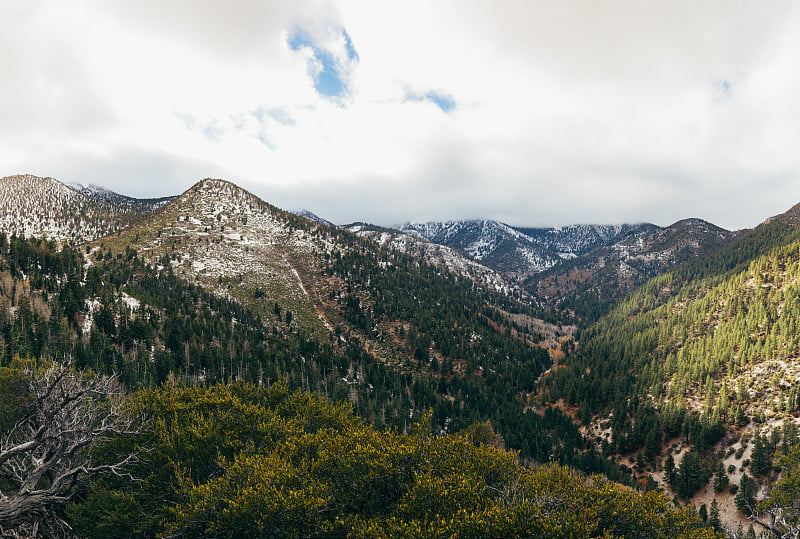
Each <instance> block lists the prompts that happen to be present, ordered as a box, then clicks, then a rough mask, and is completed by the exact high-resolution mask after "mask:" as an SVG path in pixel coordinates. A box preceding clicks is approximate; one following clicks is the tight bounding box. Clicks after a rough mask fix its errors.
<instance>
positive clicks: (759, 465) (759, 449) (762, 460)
mask: <svg viewBox="0 0 800 539" xmlns="http://www.w3.org/2000/svg"><path fill="white" fill-rule="evenodd" d="M770 466H771V463H770V459H769V454H768V453H767V448H766V447H765V445H764V439H763V438H762V437H761V435H760V434H757V435H756V436H755V439H754V440H753V452H752V454H751V455H750V470H751V471H752V472H753V475H759V476H763V475H766V474H767V472H769V469H770Z"/></svg>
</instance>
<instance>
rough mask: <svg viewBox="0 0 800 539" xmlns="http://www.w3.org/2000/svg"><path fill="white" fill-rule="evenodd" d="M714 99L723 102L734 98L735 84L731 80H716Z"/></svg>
mask: <svg viewBox="0 0 800 539" xmlns="http://www.w3.org/2000/svg"><path fill="white" fill-rule="evenodd" d="M712 96H713V98H714V101H716V102H718V103H722V102H725V101H728V100H729V99H732V98H733V84H732V83H731V81H729V80H718V81H715V82H714V89H713V92H712Z"/></svg>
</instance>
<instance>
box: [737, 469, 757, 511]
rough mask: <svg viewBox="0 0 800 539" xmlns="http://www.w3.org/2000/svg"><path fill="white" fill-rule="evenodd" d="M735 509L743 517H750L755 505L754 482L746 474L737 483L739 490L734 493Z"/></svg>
mask: <svg viewBox="0 0 800 539" xmlns="http://www.w3.org/2000/svg"><path fill="white" fill-rule="evenodd" d="M734 500H735V501H736V507H737V508H738V509H739V511H741V512H742V513H744V514H745V515H750V513H752V510H753V508H754V507H755V505H756V501H755V482H754V481H753V480H752V479H751V478H750V476H748V475H747V474H746V473H745V474H743V475H742V479H741V481H739V490H738V491H737V492H736V497H735V498H734Z"/></svg>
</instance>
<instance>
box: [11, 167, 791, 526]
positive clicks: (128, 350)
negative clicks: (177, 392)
mask: <svg viewBox="0 0 800 539" xmlns="http://www.w3.org/2000/svg"><path fill="white" fill-rule="evenodd" d="M0 200H2V202H3V204H4V206H3V215H4V216H5V220H4V221H2V222H0V231H1V232H0V359H1V360H2V367H3V368H12V366H13V365H18V364H19V362H20V361H23V360H31V359H33V358H52V359H55V360H59V361H63V360H64V359H65V358H71V360H72V362H73V364H74V365H75V367H77V368H78V369H84V370H85V369H91V370H92V371H93V372H96V373H99V374H102V375H109V376H110V375H115V376H117V377H118V378H119V380H120V382H121V383H122V384H123V385H124V387H125V388H126V390H127V391H128V392H130V393H132V394H133V393H136V392H141V391H145V392H146V391H147V390H148V389H147V388H154V387H162V388H164V387H175V386H174V385H175V384H177V385H179V386H180V387H182V388H185V391H192V390H191V389H190V388H200V387H211V386H214V385H215V384H221V385H222V386H221V387H230V385H231V384H250V385H252V387H254V388H263V390H264V391H273V392H274V391H277V392H279V393H280V391H287V392H294V391H301V392H303V393H304V394H313V395H316V396H317V397H319V398H320V399H321V400H322V401H323V402H326V403H333V404H334V405H336V406H339V405H343V406H346V407H347V408H349V409H350V410H351V411H352V414H353V418H352V421H358V422H362V423H358V424H359V425H362V426H360V427H357V428H356V427H355V426H350V427H346V428H350V429H356V430H358V429H362V428H366V429H367V430H358V432H359V433H360V434H359V436H363V437H373V436H378V437H379V436H394V435H397V436H410V437H412V438H408V439H404V440H406V441H405V442H395V441H393V440H394V439H391V440H390V439H389V438H387V439H385V440H384V441H383V442H381V443H383V444H384V445H386V444H388V445H392V444H394V443H398V444H401V445H402V443H409V444H412V445H414V444H417V445H414V447H418V445H419V444H422V443H423V442H422V441H421V440H422V438H414V436H422V435H421V434H420V431H419V429H423V430H424V431H425V432H426V433H428V434H431V435H434V436H440V437H442V440H451V439H454V438H451V437H455V439H460V438H458V436H467V435H466V434H464V433H472V434H469V435H468V436H477V435H476V434H474V433H475V431H474V429H475V428H477V427H476V425H483V426H482V427H480V428H481V429H484V430H482V431H480V432H482V434H481V435H480V436H482V437H483V438H481V440H483V441H482V442H480V443H477V442H476V444H475V445H474V447H493V448H496V449H497V450H498V451H501V450H513V451H515V453H514V454H513V455H514V457H513V461H514V462H516V463H521V464H530V465H533V468H532V469H533V470H539V469H540V468H538V466H540V464H537V463H546V462H557V463H559V464H560V465H563V466H569V467H571V468H572V469H575V470H579V471H580V472H582V473H588V474H601V475H602V476H603V477H607V478H609V479H611V480H613V481H616V482H618V483H620V484H621V485H627V486H626V487H622V486H620V487H619V488H620V489H628V488H631V489H633V490H631V491H630V492H641V493H642V495H647V494H648V493H650V492H652V493H653V494H655V491H656V490H661V491H663V492H664V493H666V494H667V498H668V499H671V500H672V502H673V504H672V505H670V507H673V506H674V507H678V508H680V507H683V508H685V510H686V511H688V513H687V515H689V514H691V515H693V516H691V518H694V519H697V518H700V520H699V521H693V522H699V524H697V523H695V524H692V526H694V527H693V528H692V527H690V528H691V529H693V530H695V531H698V532H699V530H700V529H701V528H702V523H703V522H704V523H705V524H707V525H711V526H712V527H714V526H716V528H717V531H718V532H719V531H722V530H723V528H724V527H727V528H728V529H729V530H732V533H734V534H735V533H736V527H737V526H739V525H742V526H744V528H745V529H746V528H747V526H749V525H750V524H751V523H754V522H756V520H757V519H758V520H761V521H762V522H765V520H764V519H767V518H768V516H769V515H778V516H779V517H780V518H782V519H784V521H785V522H784V524H781V526H784V528H781V529H787V530H788V529H794V528H792V526H795V525H796V524H797V518H798V517H800V515H798V514H797V512H796V511H795V510H794V509H792V507H791V506H790V505H786V504H785V503H783V502H781V501H780V498H778V497H777V494H780V493H781V492H783V490H781V489H784V490H785V489H790V488H793V487H792V485H793V483H790V482H789V481H790V480H791V478H792V477H793V476H792V474H793V473H795V472H794V471H793V470H794V468H792V465H791V462H793V461H792V460H791V459H793V458H796V453H797V451H798V450H797V449H793V448H796V447H798V442H800V438H799V437H798V432H799V431H800V428H799V427H798V425H800V394H799V393H798V379H799V378H798V377H800V340H799V339H800V337H799V336H798V324H800V306H799V305H800V304H798V301H799V300H798V298H799V297H800V288H798V287H800V227H798V217H797V216H798V209H797V207H795V208H792V209H791V210H789V211H788V212H786V213H785V214H783V215H780V216H776V217H774V218H770V219H768V220H767V221H765V222H764V223H763V224H761V225H760V226H758V227H756V228H754V229H752V230H742V231H735V232H731V231H727V230H724V229H722V228H720V227H717V226H715V225H713V224H711V223H708V222H706V221H703V220H701V219H687V220H683V221H679V222H677V223H675V224H673V225H671V226H668V227H660V226H657V225H652V224H634V225H615V226H605V225H602V226H601V225H581V226H577V225H576V226H571V227H561V228H549V229H546V228H538V229H533V228H514V227H511V226H508V225H505V224H503V223H499V222H495V221H447V222H434V223H407V224H405V225H401V226H398V227H396V228H394V229H389V228H383V227H378V226H375V225H370V224H367V223H352V224H349V225H345V226H341V227H339V226H335V225H333V223H331V222H329V221H326V220H325V219H322V218H319V217H317V216H316V215H314V214H313V213H311V212H307V211H306V212H300V213H299V214H294V213H290V212H287V211H284V210H282V209H279V208H277V207H275V206H273V205H271V204H269V203H267V202H265V201H263V200H261V199H260V198H259V197H258V196H256V195H254V194H253V193H250V192H248V191H246V190H244V189H242V188H241V187H239V186H237V185H235V184H234V183H231V182H228V181H225V180H219V179H206V180H202V181H200V182H198V183H197V184H195V185H194V186H193V187H191V188H190V189H189V190H187V191H186V192H184V193H182V194H180V195H178V196H176V197H167V198H163V199H147V200H139V199H133V198H130V197H125V196H123V195H118V194H116V193H113V192H110V191H107V190H104V189H102V188H97V187H96V186H92V187H91V188H84V187H82V186H76V189H72V188H70V187H68V186H66V185H64V184H61V183H60V182H58V181H56V180H53V179H51V178H37V177H34V176H29V175H26V176H13V177H8V178H3V179H2V180H0ZM170 384H173V385H170ZM225 384H227V386H225ZM248 387H250V386H248ZM282 388H283V389H282ZM170 391H172V390H170ZM181 391H184V389H182V390H181ZM198 391H199V389H198ZM247 391H250V390H249V389H248V390H247ZM253 391H261V389H259V390H255V389H253ZM136 394H137V395H138V394H140V393H136ZM275 395H277V394H275ZM143 398H145V397H143ZM146 398H151V397H146ZM152 398H156V397H152ZM158 398H161V397H158ZM165 398H166V397H165ZM185 398H187V399H200V400H202V399H205V398H206V396H202V395H199V394H197V395H190V394H189V393H185ZM230 398H231V399H233V397H230ZM236 398H237V399H238V398H240V397H236ZM242 398H243V397H242ZM248 398H250V397H248ZM258 398H259V399H262V398H263V399H266V401H263V402H267V401H269V399H277V400H276V402H277V401H279V400H280V399H281V398H284V397H280V398H279V397H278V396H272V397H270V396H262V397H258ZM296 398H300V397H296ZM234 400H235V399H234ZM231 402H233V401H231ZM258 402H259V403H261V404H259V406H262V405H263V402H262V401H258ZM270 402H271V401H270ZM243 403H244V401H243ZM343 403H346V405H345V404H343ZM240 405H242V406H247V404H246V403H244V404H242V403H239V404H236V405H235V406H240ZM204 406H210V407H212V408H213V406H215V405H211V404H204ZM265 406H266V405H265ZM287 406H288V405H287ZM292 406H299V405H297V404H295V405H292ZM303 406H316V405H311V404H308V405H306V404H304V405H303ZM320 406H321V405H320ZM301 408H302V407H301ZM209 409H210V408H209ZM298 409H299V408H298ZM302 409H303V410H305V411H303V412H302V413H304V414H305V413H310V412H308V410H307V409H306V408H302ZM215 413H216V412H215ZM259 413H261V412H259ZM263 413H267V412H263ZM270 413H271V412H270ZM298 413H299V412H298ZM320 413H323V412H320ZM324 413H325V414H328V413H332V414H333V412H327V411H326V412H324ZM338 413H339V412H336V414H338ZM348 413H349V412H348ZM336 414H334V415H336ZM223 415H224V414H223ZM331 417H333V416H331ZM337 417H339V416H337ZM348 417H349V416H348ZM356 417H357V418H358V419H357V420H356V419H354V418H356ZM330 420H331V421H334V420H333V419H330ZM335 421H338V423H336V425H338V426H337V427H336V428H345V425H348V424H349V422H350V421H351V419H347V420H345V419H342V418H341V417H339V419H336V420H335ZM332 424H333V423H332ZM420 425H422V426H420ZM220 428H222V427H220ZM225 428H227V427H225ZM298 428H300V427H298ZM302 428H303V429H305V428H307V427H306V426H303V427H302ZM332 428H333V427H332ZM369 429H375V431H374V432H373V431H372V430H369ZM470 429H473V430H470ZM312 430H313V429H312ZM292 432H294V434H292V435H291V436H290V435H289V434H285V435H282V436H286V437H287V439H289V438H292V436H295V435H296V433H297V432H299V431H292ZM309 432H311V431H309ZM377 433H387V434H377ZM165 436H166V434H165ZM248 436H249V435H248ZM258 436H262V435H261V434H259V435H258ZM309 436H310V435H309ZM256 438H257V439H258V440H261V442H258V443H266V442H264V441H263V439H262V438H259V437H256ZM256 438H252V440H255V439H256ZM292 439H294V438H292ZM469 439H472V438H469ZM315 440H316V439H315ZM411 440H413V442H412V441H411ZM242 443H244V442H242ZM253 443H256V442H253ZM292 443H300V442H297V441H296V440H295V441H294V442H292ZM314 443H315V444H316V443H320V442H319V441H318V440H317V441H315V442H314ZM425 443H427V442H425ZM442 443H443V444H444V443H450V442H449V441H448V442H444V441H443V442H442ZM459 443H460V442H459ZM320 447H321V446H320ZM398 447H401V446H398ZM419 447H421V446H419ZM284 449H285V448H284ZM397 450H398V451H402V450H401V449H397ZM417 450H418V449H414V451H417ZM237 451H238V450H237ZM392 451H394V450H392ZM420 451H421V449H420ZM487 451H488V449H487ZM227 454H228V457H229V458H231V459H233V458H234V457H235V455H238V453H236V452H230V453H227ZM256 454H257V453H256ZM392 454H394V453H392ZM502 454H506V453H502ZM492 455H494V454H492ZM498 455H500V453H498ZM484 456H485V457H486V458H487V459H490V460H491V459H493V458H495V456H496V455H495V456H490V455H488V453H487V455H484ZM490 457H491V458H490ZM235 458H237V459H238V458H239V457H238V456H236V457H235ZM243 458H244V457H243ZM304 458H305V457H304ZM392 458H395V457H392ZM397 458H400V457H397ZM442 458H444V457H442ZM497 458H501V459H502V458H506V457H502V456H497ZM292 459H294V460H293V461H292V462H293V464H292V466H294V465H295V464H297V463H299V462H301V460H302V459H300V457H299V456H295V457H292ZM298 459H300V460H298ZM303 462H305V461H303ZM492 462H494V461H492ZM781 463H785V464H781ZM205 465H209V464H208V463H207V464H205ZM497 465H498V466H500V464H497ZM303 466H309V464H308V463H306V464H303ZM473 466H475V465H474V464H473ZM287 470H288V468H287ZM565 470H567V469H566V468H565V469H564V470H556V469H551V470H550V471H548V472H547V473H554V474H558V473H567V472H566V471H565ZM719 470H722V471H721V472H720V471H719ZM287 473H289V472H288V471H287ZM292 473H295V472H292ZM393 473H395V472H393ZM397 473H399V472H397ZM404 473H405V472H404ZM481 473H483V472H481ZM509 473H510V472H509ZM514 473H517V472H514ZM519 473H523V472H519ZM525 473H527V472H525ZM537 473H538V472H537ZM542 473H544V472H542ZM569 473H572V472H569ZM575 473H577V472H575ZM199 477H200V476H198V479H197V480H198V481H201V479H200V478H199ZM210 477H211V476H203V479H202V481H201V482H203V481H208V485H211V484H212V483H211V479H210ZM226 477H227V476H226ZM325 477H326V478H322V476H320V478H319V481H321V482H322V483H324V482H325V481H328V480H329V479H330V478H329V477H328V476H325ZM526 477H527V476H526ZM432 480H433V479H432ZM476 480H477V479H476ZM529 480H530V481H534V479H530V478H529V479H526V481H529ZM543 480H544V479H543ZM480 481H489V480H488V479H486V478H485V477H484V476H481V479H480ZM563 481H564V484H571V483H569V480H567V479H566V478H565V479H563ZM596 481H599V482H600V483H598V484H601V483H602V481H606V479H596ZM748 481H750V482H751V483H748ZM326 484H327V483H326ZM717 486H720V487H721V488H719V489H717V488H716V487H717ZM507 487H508V485H506V487H504V488H507ZM92 488H105V487H102V484H101V483H97V484H95V486H94V487H92ZM115 488H116V487H115ZM120 488H121V487H120ZM125 488H127V487H125ZM170 488H177V487H170ZM226 488H227V487H226ZM320 488H322V487H320ZM325 488H333V487H330V486H328V487H325ZM381 488H384V487H381ZM409 488H411V487H409ZM414 488H417V487H414ZM420 488H421V487H420ZM530 488H534V487H533V486H531V487H530ZM536 488H538V487H536ZM615 488H616V487H615ZM467 491H469V489H468V488H466V487H465V492H467ZM98 492H100V491H98ZM176 492H177V491H176ZM620 492H623V491H622V490H621V491H620ZM624 492H628V490H624ZM138 495H139V494H137V496H138ZM92 496H94V494H92ZM334 498H335V496H334ZM331 499H333V498H331ZM337 499H338V498H337ZM398 499H399V498H398ZM493 499H494V498H493ZM713 500H716V501H715V502H714V503H715V507H716V508H717V511H718V512H719V520H717V521H716V522H711V523H710V524H709V522H710V521H709V511H711V504H712V501H713ZM759 500H763V503H762V504H761V505H760V506H759V507H756V502H757V501H759ZM304 503H312V502H311V501H310V500H306V502H304ZM337 503H339V502H337ZM341 503H345V502H341ZM415 503H418V502H415ZM487 503H488V502H487ZM659 503H660V502H659ZM701 506H702V507H701ZM198 507H199V506H198ZM392 507H394V506H392ZM75 510H76V511H78V509H75ZM86 510H87V509H86V508H85V507H84V509H81V510H80V511H86ZM153 510H154V511H157V510H159V509H157V508H154V509H153ZM186 510H187V511H189V509H188V508H187V509H186ZM191 510H192V511H194V510H199V509H198V508H197V507H195V508H194V509H191ZM383 510H384V511H395V509H394V508H391V509H387V508H384V509H383ZM681 510H683V509H681ZM116 511H119V508H118V507H116V508H114V509H113V510H112V511H111V512H116ZM659 511H662V510H661V509H659ZM663 511H672V509H669V510H667V509H664V510H663ZM793 511H794V512H793ZM697 512H699V513H697ZM704 512H705V519H702V514H703V513H704ZM120 514H121V513H120ZM154 514H155V513H154ZM364 514H365V515H366V514H367V513H366V512H365V513H364ZM369 514H372V513H369ZM393 514H394V513H393ZM399 514H400V513H397V514H395V516H396V517H397V518H400V517H398V516H397V515H399ZM415 514H416V513H415ZM659 514H661V513H659ZM664 514H671V513H664ZM698 515H700V516H698ZM373 516H374V515H373ZM748 517H749V518H748ZM93 518H94V517H93ZM97 518H100V517H97ZM342 518H344V517H342ZM347 518H351V517H347ZM365 518H366V517H365ZM370 518H372V517H370ZM375 518H377V519H378V520H376V521H375V522H378V521H379V520H380V518H379V517H377V516H376V517H375ZM425 518H427V517H425ZM487 518H488V517H487ZM542 518H544V517H542ZM670 518H672V517H670ZM687 518H689V517H687ZM157 520H158V519H157V518H156V517H155V516H153V520H152V523H153V525H154V526H156V524H155V523H156V522H157ZM179 521H180V522H182V524H177V523H176V524H174V525H175V526H177V527H176V528H174V529H184V530H186V529H188V528H180V526H190V525H191V524H190V523H189V521H185V522H184V521H182V520H180V519H178V520H176V521H175V522H179ZM76 522H77V521H76ZM375 522H373V523H372V524H375ZM425 522H428V524H426V525H431V524H430V522H429V521H427V520H425ZM372 524H369V523H368V522H367V521H366V520H364V521H363V522H362V521H360V520H359V521H358V522H357V523H356V521H352V522H350V524H349V526H351V527H352V528H351V529H361V530H362V531H363V533H364V535H369V533H368V532H367V531H364V530H368V529H369V528H368V525H372ZM450 525H451V524H447V525H444V524H442V526H443V527H442V528H441V529H455V528H447V526H450ZM452 525H454V524H452ZM476 525H477V524H476ZM320 526H322V524H320ZM358 526H361V528H358ZM762 527H763V526H762ZM320 529H322V528H320ZM337 529H338V528H337ZM604 529H606V530H608V529H609V528H604ZM756 529H758V525H756ZM340 531H341V530H340ZM163 532H164V530H161V531H159V532H158V533H163ZM148 533H149V532H148ZM709 533H711V534H713V533H714V531H713V530H710V531H709ZM667 536H669V535H667ZM708 536H713V535H708Z"/></svg>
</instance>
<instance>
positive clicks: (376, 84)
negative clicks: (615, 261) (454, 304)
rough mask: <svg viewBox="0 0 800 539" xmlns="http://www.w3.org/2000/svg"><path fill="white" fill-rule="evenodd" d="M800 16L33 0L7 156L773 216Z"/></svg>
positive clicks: (525, 209) (206, 0)
mask: <svg viewBox="0 0 800 539" xmlns="http://www.w3.org/2000/svg"><path fill="white" fill-rule="evenodd" d="M798 25H800V6H798V5H797V4H796V3H794V2H791V1H789V0H776V1H775V2H772V3H770V6H769V8H765V7H764V6H762V5H760V4H752V5H744V4H736V5H733V4H730V3H728V2H724V1H722V0H704V1H701V2H683V1H679V2H655V1H649V0H646V1H634V0H620V1H618V2H614V3H613V4H599V3H591V2H585V1H580V0H565V1H563V2H556V3H543V2H524V1H511V0H504V1H498V2H492V3H486V2H477V1H471V0H464V1H463V2H456V3H440V2H427V1H424V0H408V1H407V2H404V3H402V4H396V5H392V6H387V5H386V4H383V3H377V2H369V1H366V0H363V1H362V0H348V1H339V0H327V1H326V0H296V1H294V2H263V1H260V0H236V1H233V2H226V3H219V2H212V1H211V0H192V1H190V0H175V1H173V2H166V3H165V2H160V1H156V0H142V1H141V2H136V3H135V4H134V3H127V2H103V1H100V0H85V1H83V2H80V3H78V4H73V3H70V4H69V5H67V4H66V3H63V2H58V1H56V0H44V1H42V2H35V3H29V2H11V3H9V4H8V5H7V6H5V8H4V16H3V19H2V20H0V45H1V46H0V69H2V72H3V73H4V74H5V80H4V85H3V87H2V88H0V116H1V117H2V118H3V123H2V125H0V162H2V163H4V164H5V166H6V167H8V170H7V172H8V173H14V172H25V171H31V172H36V171H44V172H45V173H46V174H47V175H51V176H54V177H58V178H64V179H68V180H70V181H78V182H82V183H89V182H94V183H99V184H101V185H107V186H109V187H112V188H120V186H121V187H123V188H121V189H120V190H121V191H122V192H132V191H134V190H138V191H139V192H141V193H142V194H146V191H147V190H148V189H151V190H153V192H154V193H155V192H157V194H164V191H165V190H170V191H172V192H179V191H181V190H183V189H184V188H185V187H186V186H188V185H191V183H193V182H194V181H197V180H199V179H201V178H202V177H205V176H222V177H226V178H228V179H231V180H233V181H237V182H241V183H243V184H246V185H247V186H248V187H250V188H251V190H253V191H254V192H256V193H257V194H259V195H261V196H264V197H265V198H267V199H268V200H271V201H273V202H275V203H278V204H284V205H285V207H290V208H291V207H308V208H310V209H312V210H314V211H315V212H316V213H318V214H320V215H323V216H325V217H329V218H331V219H333V220H335V221H338V222H346V221H355V220H362V219H368V220H373V221H375V222H376V223H378V224H385V225H390V224H393V223H396V222H400V221H405V220H409V219H433V218H436V219H439V218H459V217H487V218H498V219H504V220H508V221H512V222H513V223H514V224H520V225H524V224H530V225H557V224H568V223H574V222H592V221H595V222H620V221H636V220H649V221H655V222H657V223H658V224H669V223H670V222H673V221H676V220H678V219H680V218H684V217H689V216H699V217H703V218H707V219H709V220H712V221H715V222H717V223H719V224H721V225H723V226H727V227H731V228H735V227H742V226H752V225H753V224H755V223H757V222H759V221H760V220H762V219H763V218H765V217H766V216H768V215H771V214H774V213H778V212H780V211H783V210H784V209H786V207H788V206H790V205H792V204H793V203H794V202H796V201H798V200H800V154H798V153H797V152H796V151H795V149H796V147H797V146H798V144H799V143H800V109H798V108H797V107H796V103H795V101H796V96H797V95H798V94H800V71H798V70H797V69H796V66H797V65H798V64H800V40H799V39H798V38H797V37H796V31H795V29H796V28H797V27H798ZM136 159H141V160H142V164H141V165H140V166H137V165H136V163H135V160H136ZM66 176H69V178H67V177H66ZM134 176H136V177H139V178H140V179H139V180H133V177H134ZM104 178H108V179H110V180H109V181H115V182H117V183H115V184H109V183H108V182H106V183H104V182H103V179H104ZM128 180H129V181H131V182H134V183H132V184H131V187H132V188H129V189H125V188H124V187H125V185H124V183H123V182H124V181H128ZM272 197H275V198H274V200H272ZM304 201H305V202H304Z"/></svg>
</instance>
